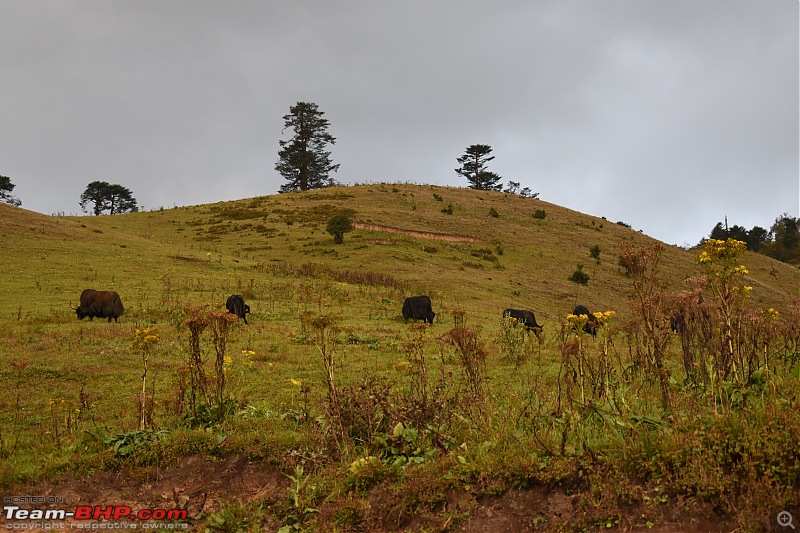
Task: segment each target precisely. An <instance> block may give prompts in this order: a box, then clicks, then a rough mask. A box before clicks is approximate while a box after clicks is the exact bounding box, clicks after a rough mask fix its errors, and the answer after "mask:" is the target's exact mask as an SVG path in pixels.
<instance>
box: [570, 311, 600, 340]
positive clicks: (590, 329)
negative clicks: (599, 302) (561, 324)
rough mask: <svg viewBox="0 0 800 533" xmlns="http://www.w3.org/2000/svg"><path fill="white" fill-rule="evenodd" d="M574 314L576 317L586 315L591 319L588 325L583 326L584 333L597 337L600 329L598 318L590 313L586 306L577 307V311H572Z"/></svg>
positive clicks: (587, 322)
mask: <svg viewBox="0 0 800 533" xmlns="http://www.w3.org/2000/svg"><path fill="white" fill-rule="evenodd" d="M572 314H573V315H575V316H578V315H586V316H587V317H589V319H588V320H587V321H586V324H584V326H583V331H584V332H585V333H588V334H589V335H591V336H592V337H596V336H597V329H598V328H599V327H600V322H598V321H597V318H595V316H594V315H593V314H592V313H590V312H589V310H588V309H587V308H586V306H584V305H576V306H575V309H573V310H572Z"/></svg>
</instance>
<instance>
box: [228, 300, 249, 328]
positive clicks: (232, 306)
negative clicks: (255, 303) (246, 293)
mask: <svg viewBox="0 0 800 533" xmlns="http://www.w3.org/2000/svg"><path fill="white" fill-rule="evenodd" d="M225 308H226V309H227V310H228V312H229V313H233V314H234V315H236V316H237V317H239V318H241V319H244V323H245V324H247V313H249V312H250V306H249V305H247V304H246V303H244V298H242V296H241V295H240V294H231V295H230V296H229V297H228V301H227V302H225Z"/></svg>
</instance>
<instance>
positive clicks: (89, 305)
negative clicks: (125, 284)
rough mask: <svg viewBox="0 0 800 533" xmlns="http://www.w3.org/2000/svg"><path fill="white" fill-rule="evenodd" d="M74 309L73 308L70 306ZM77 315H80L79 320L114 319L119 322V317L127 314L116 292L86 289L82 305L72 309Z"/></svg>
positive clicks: (82, 295)
mask: <svg viewBox="0 0 800 533" xmlns="http://www.w3.org/2000/svg"><path fill="white" fill-rule="evenodd" d="M70 307H72V306H70ZM72 309H74V310H75V314H76V315H78V319H79V320H83V318H84V317H87V316H88V317H89V320H92V319H94V317H98V318H108V321H109V322H111V319H112V318H113V319H114V322H118V319H119V317H121V316H122V313H124V312H125V308H124V307H123V306H122V300H121V299H120V297H119V294H117V293H116V292H115V291H96V290H94V289H86V290H85V291H83V292H82V293H81V303H80V305H79V306H78V307H72Z"/></svg>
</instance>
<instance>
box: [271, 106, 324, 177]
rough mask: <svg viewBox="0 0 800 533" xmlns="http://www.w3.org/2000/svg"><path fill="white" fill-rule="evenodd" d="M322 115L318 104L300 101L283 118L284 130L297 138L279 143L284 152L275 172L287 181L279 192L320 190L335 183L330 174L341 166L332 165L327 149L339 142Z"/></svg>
mask: <svg viewBox="0 0 800 533" xmlns="http://www.w3.org/2000/svg"><path fill="white" fill-rule="evenodd" d="M322 115H324V113H323V112H322V111H320V110H319V109H318V108H317V104H314V103H311V102H297V105H294V106H292V107H290V108H289V114H288V115H286V116H284V117H283V121H284V128H283V131H286V130H287V129H291V130H292V131H293V132H294V135H293V136H292V138H291V139H289V140H288V141H278V144H280V146H281V149H280V151H278V158H279V159H278V162H277V163H276V164H275V170H277V171H278V172H279V173H280V175H281V176H283V177H284V178H285V179H286V183H284V184H283V185H282V186H281V188H280V192H290V191H298V190H300V191H308V190H310V189H321V188H323V187H330V186H331V185H333V184H334V183H335V182H334V180H333V178H331V177H329V175H328V174H329V173H330V172H332V171H333V172H336V171H337V170H339V165H338V164H337V165H334V164H331V157H330V156H331V153H330V152H328V151H326V150H325V147H326V145H328V144H336V139H335V138H334V137H333V136H332V135H331V134H330V133H328V125H329V122H328V119H326V118H323V117H322Z"/></svg>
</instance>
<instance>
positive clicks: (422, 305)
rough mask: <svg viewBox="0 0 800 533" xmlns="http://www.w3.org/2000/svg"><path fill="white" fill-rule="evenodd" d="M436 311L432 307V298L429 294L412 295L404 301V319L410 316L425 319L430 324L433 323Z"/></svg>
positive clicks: (415, 319) (415, 318)
mask: <svg viewBox="0 0 800 533" xmlns="http://www.w3.org/2000/svg"><path fill="white" fill-rule="evenodd" d="M435 316H436V313H434V312H433V309H432V308H431V299H430V298H428V297H427V296H410V297H408V298H406V301H405V302H403V320H406V321H408V319H409V318H413V319H414V321H415V322H416V321H417V320H423V321H425V322H426V323H428V324H433V317H435Z"/></svg>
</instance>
